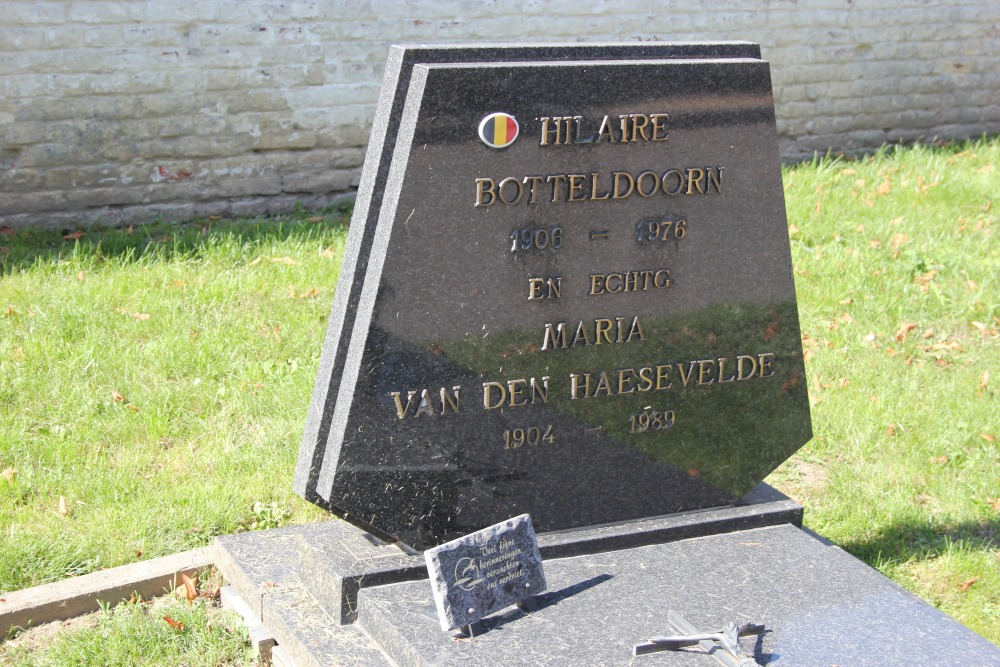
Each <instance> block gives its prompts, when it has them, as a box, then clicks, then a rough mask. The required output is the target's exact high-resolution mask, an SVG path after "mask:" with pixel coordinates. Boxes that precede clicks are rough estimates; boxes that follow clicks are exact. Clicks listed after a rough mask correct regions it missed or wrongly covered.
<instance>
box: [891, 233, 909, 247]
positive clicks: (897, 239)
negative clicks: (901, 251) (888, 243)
mask: <svg viewBox="0 0 1000 667" xmlns="http://www.w3.org/2000/svg"><path fill="white" fill-rule="evenodd" d="M909 240H910V239H909V238H907V236H906V234H896V235H894V236H893V237H892V247H893V248H898V247H899V246H901V245H903V244H904V243H906V242H907V241H909Z"/></svg>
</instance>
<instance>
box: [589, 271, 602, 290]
mask: <svg viewBox="0 0 1000 667" xmlns="http://www.w3.org/2000/svg"><path fill="white" fill-rule="evenodd" d="M604 284H605V279H604V274H601V273H594V274H591V276H590V293H591V294H601V293H603V292H604Z"/></svg>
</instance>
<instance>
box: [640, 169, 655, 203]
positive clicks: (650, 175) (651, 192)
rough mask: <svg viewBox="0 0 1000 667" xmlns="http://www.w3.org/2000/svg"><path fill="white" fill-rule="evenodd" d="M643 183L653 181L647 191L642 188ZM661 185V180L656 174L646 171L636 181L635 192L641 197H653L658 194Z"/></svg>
mask: <svg viewBox="0 0 1000 667" xmlns="http://www.w3.org/2000/svg"><path fill="white" fill-rule="evenodd" d="M647 177H648V178H647ZM643 181H651V182H650V184H649V187H648V188H647V189H646V190H645V191H644V190H643V188H642V184H643ZM659 185H660V179H659V177H658V176H657V175H656V173H655V172H652V171H644V172H642V173H641V174H639V175H638V176H637V177H636V179H635V191H636V192H638V193H639V196H640V197H652V196H653V195H655V194H656V190H657V188H658V186H659Z"/></svg>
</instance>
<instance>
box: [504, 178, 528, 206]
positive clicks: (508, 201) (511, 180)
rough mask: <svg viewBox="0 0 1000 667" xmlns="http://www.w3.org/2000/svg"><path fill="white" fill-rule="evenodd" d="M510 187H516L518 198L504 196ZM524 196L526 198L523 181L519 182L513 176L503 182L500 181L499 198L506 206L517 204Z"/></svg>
mask: <svg viewBox="0 0 1000 667" xmlns="http://www.w3.org/2000/svg"><path fill="white" fill-rule="evenodd" d="M508 185H513V186H514V194H515V195H516V196H515V197H514V198H512V199H511V198H508V197H505V196H504V192H505V190H504V188H506V187H507V186H508ZM523 196H524V185H523V184H522V183H521V181H519V180H517V179H516V178H514V177H513V176H511V177H509V178H505V179H503V180H502V181H500V186H499V187H498V188H497V197H498V198H499V199H500V201H502V202H503V203H504V204H516V203H517V202H519V201H521V197H523Z"/></svg>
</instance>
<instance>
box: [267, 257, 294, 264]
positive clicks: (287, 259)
mask: <svg viewBox="0 0 1000 667" xmlns="http://www.w3.org/2000/svg"><path fill="white" fill-rule="evenodd" d="M271 261H272V262H276V263H278V264H289V265H292V264H298V262H296V261H295V260H294V259H292V258H291V257H272V258H271Z"/></svg>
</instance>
